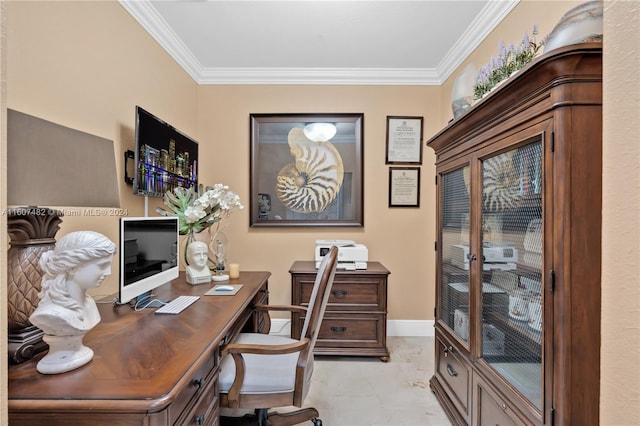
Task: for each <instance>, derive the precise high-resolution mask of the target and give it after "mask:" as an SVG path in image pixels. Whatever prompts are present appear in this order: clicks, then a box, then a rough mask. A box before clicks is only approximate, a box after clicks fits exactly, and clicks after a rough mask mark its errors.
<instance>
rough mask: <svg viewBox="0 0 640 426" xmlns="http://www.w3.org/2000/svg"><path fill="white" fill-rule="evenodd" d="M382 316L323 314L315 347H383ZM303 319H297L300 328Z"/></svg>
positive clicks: (383, 324)
mask: <svg viewBox="0 0 640 426" xmlns="http://www.w3.org/2000/svg"><path fill="white" fill-rule="evenodd" d="M384 318H385V317H384V315H378V314H350V313H334V312H325V314H324V318H323V320H322V324H321V326H320V332H319V333H318V341H317V342H316V347H317V348H321V347H332V348H341V347H349V348H355V347H375V346H380V345H384V341H385V339H384V337H385V335H386V327H385V319H384ZM303 323H304V317H302V318H300V319H299V326H300V328H302V324H303Z"/></svg>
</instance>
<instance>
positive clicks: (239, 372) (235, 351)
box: [220, 337, 310, 408]
mask: <svg viewBox="0 0 640 426" xmlns="http://www.w3.org/2000/svg"><path fill="white" fill-rule="evenodd" d="M309 343H310V340H309V339H308V338H306V337H305V338H304V339H302V340H298V341H297V342H293V343H287V344H283V345H252V344H248V343H247V344H242V343H229V344H226V345H223V346H222V347H221V348H220V352H221V354H222V355H227V354H229V355H231V357H232V359H233V362H234V364H235V367H236V376H235V379H234V380H233V383H232V384H231V388H230V389H229V391H228V393H227V400H228V404H229V408H238V407H239V401H240V389H241V388H242V383H243V382H244V375H245V370H246V368H245V365H244V358H243V356H242V354H261V355H280V354H289V353H295V352H300V353H301V354H302V353H305V352H306V350H307V348H308V347H309ZM305 362H306V356H299V358H298V366H297V368H296V370H300V369H301V368H302V367H303V366H304V364H305ZM296 376H298V373H296Z"/></svg>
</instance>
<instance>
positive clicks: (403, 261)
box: [0, 1, 640, 425]
mask: <svg viewBox="0 0 640 426" xmlns="http://www.w3.org/2000/svg"><path fill="white" fill-rule="evenodd" d="M573 4H576V2H535V1H524V2H522V3H521V4H520V5H518V6H517V7H516V8H515V9H514V10H513V11H512V13H511V14H510V15H509V16H508V17H507V19H506V20H505V22H504V23H503V25H502V26H501V27H500V28H498V29H497V30H496V31H494V32H493V34H492V35H490V36H489V38H488V39H487V40H486V41H485V42H484V43H483V45H482V46H481V47H480V48H479V49H478V50H477V51H476V53H474V54H473V55H472V57H471V59H470V60H473V61H474V62H475V63H476V65H477V66H480V65H482V64H484V63H486V62H487V61H488V60H489V57H490V56H491V55H493V54H495V53H496V51H497V44H498V40H499V39H500V38H503V39H504V40H505V41H506V42H507V43H508V42H509V41H511V40H514V42H515V41H517V40H519V39H520V37H521V36H522V33H523V32H524V31H525V30H530V27H531V25H532V24H533V23H534V22H537V23H538V25H539V26H540V30H541V31H540V32H541V34H545V33H547V32H548V31H550V29H551V28H552V27H553V25H555V22H557V20H558V18H559V17H560V16H561V15H562V14H563V13H564V12H565V11H566V10H568V9H569V8H570V7H571V6H572V5H573ZM3 5H4V6H7V7H6V10H5V11H3V14H2V19H3V20H4V19H7V21H8V24H7V34H8V43H7V49H6V60H5V57H4V54H5V51H4V50H5V49H3V48H2V50H0V53H2V55H3V56H2V58H1V65H2V67H3V68H4V67H5V65H6V73H5V72H4V69H3V73H2V80H3V81H4V79H5V78H6V80H7V97H6V103H4V102H3V101H0V106H1V107H2V117H3V118H4V116H5V115H4V114H5V106H6V107H9V108H14V109H17V110H21V111H24V112H27V113H30V114H33V115H37V116H40V117H43V118H46V119H48V120H52V121H55V122H58V123H60V124H64V125H67V126H70V127H73V128H77V129H79V130H83V131H86V132H89V133H94V134H96V135H99V136H102V137H106V138H110V139H113V140H114V141H115V143H116V158H117V159H118V173H119V177H118V179H119V182H120V191H121V201H122V207H124V208H127V209H128V210H129V214H130V215H141V214H142V213H143V199H142V198H141V197H135V196H133V195H131V188H130V187H128V186H126V185H125V184H124V183H122V166H123V165H122V162H121V158H122V152H123V151H124V150H125V149H132V148H133V137H134V133H133V132H134V116H133V115H134V106H135V105H136V104H140V105H142V106H143V107H145V108H147V109H149V110H151V111H152V112H154V113H155V114H157V115H158V116H160V117H162V118H164V119H166V120H167V121H169V122H171V123H172V124H174V125H175V126H176V127H178V128H179V129H181V130H183V131H185V132H186V133H188V134H190V135H193V136H195V137H197V138H198V139H199V140H200V142H201V158H202V160H201V162H202V166H203V167H202V170H201V179H202V181H203V182H204V183H215V182H224V183H226V184H228V185H230V186H231V187H232V188H233V189H235V190H237V191H238V192H239V193H240V196H241V197H242V199H243V201H245V203H247V204H248V199H247V197H248V191H249V159H248V158H249V121H248V116H249V114H250V113H259V112H264V113H268V112H274V113H275V112H363V113H364V114H365V133H364V153H365V165H364V171H365V183H364V186H365V195H364V197H365V198H364V199H365V227H364V228H361V229H357V228H352V229H341V228H340V229H338V228H335V229H322V228H321V229H288V228H276V229H250V228H249V227H248V223H249V218H248V211H247V210H245V211H243V212H240V213H237V214H234V216H233V217H232V222H231V225H230V228H229V232H228V234H229V237H230V240H231V248H230V249H231V256H232V258H233V259H234V260H235V261H238V262H239V263H241V264H242V266H243V268H246V269H265V270H270V271H272V272H273V277H272V280H271V281H270V284H271V287H272V293H271V297H272V300H273V301H274V302H275V303H284V302H287V301H288V300H289V297H290V288H289V287H290V284H289V283H290V279H289V275H288V268H289V266H290V264H291V263H292V262H293V261H294V260H296V259H312V252H313V241H314V240H315V239H316V238H341V239H347V238H348V239H354V240H356V241H359V242H362V243H365V244H367V245H368V247H369V253H370V258H371V259H372V260H380V261H382V262H383V263H384V264H385V265H386V266H387V267H388V268H389V269H390V270H391V272H392V275H391V277H390V288H389V310H390V319H396V320H401V319H402V320H404V319H407V320H411V319H417V320H428V319H432V309H433V306H434V303H435V302H434V274H433V263H434V255H433V241H434V239H435V233H434V226H435V225H434V208H433V203H434V199H435V193H434V185H433V175H434V168H433V161H434V158H433V153H432V151H431V150H430V149H428V148H425V150H424V155H423V166H422V188H421V207H420V208H419V209H389V208H388V207H387V194H388V192H387V191H388V182H387V180H388V166H387V165H385V164H384V148H385V126H386V116H387V115H417V116H424V118H425V131H424V133H425V135H424V136H425V139H427V138H428V137H429V136H431V135H432V134H434V133H435V132H437V131H438V130H439V129H440V128H441V127H442V126H443V125H444V124H446V122H447V121H448V120H449V119H450V118H451V108H450V96H449V94H450V90H451V89H450V87H451V84H452V79H450V80H449V81H447V82H446V83H445V84H444V86H443V87H442V88H440V87H422V86H421V87H402V86H386V87H385V86H289V85H287V86H200V87H198V86H197V85H196V84H195V83H194V82H193V81H192V80H191V79H190V78H189V77H188V75H187V74H186V73H185V72H184V71H183V70H182V69H181V68H180V67H179V66H178V65H177V64H176V63H175V62H174V61H173V60H172V59H171V58H170V57H169V56H168V55H167V54H166V53H165V52H164V51H163V50H162V49H161V48H160V47H159V46H158V45H157V44H156V43H155V41H154V40H152V39H151V37H150V36H149V35H148V34H147V33H146V32H145V31H144V30H142V29H141V28H140V27H139V26H138V24H137V23H136V22H135V21H134V20H133V18H131V17H130V16H129V15H128V14H127V13H126V12H125V11H124V9H123V8H122V7H121V6H120V5H119V4H117V3H116V2H94V1H91V2H69V3H63V2H8V4H7V3H3ZM637 7H638V2H627V1H620V2H611V3H609V2H608V3H607V13H608V14H610V15H608V16H607V20H608V25H607V30H606V31H605V171H604V179H605V211H604V218H605V223H604V231H605V236H604V238H603V240H604V241H603V242H604V251H605V252H604V254H603V307H602V318H603V332H602V333H603V351H602V354H603V356H602V375H603V380H602V404H601V405H602V409H601V412H602V416H601V423H602V424H604V425H632V424H640V418H639V412H640V410H639V408H638V407H639V405H638V391H639V390H640V384H639V383H638V374H637V372H635V367H637V365H638V364H639V362H638V361H639V356H638V335H639V333H638V325H639V324H640V320H639V318H638V313H639V311H640V310H639V309H638V300H639V299H640V297H639V295H638V285H637V284H638V279H637V277H638V267H637V253H638V247H637V235H638V214H639V212H638V198H637V194H638V157H639V155H638V127H639V126H638V118H637V117H638V115H639V114H640V108H639V107H638V98H637V94H638V90H637V89H638V74H637V70H638V68H639V67H638V63H637V60H638V56H639V53H638V33H639V32H638V30H639V28H638V9H637ZM634 8H635V9H634ZM634 10H635V14H634V13H631V12H633V11H634ZM609 16H611V18H609ZM630 49H631V50H630ZM609 51H610V52H611V55H609V54H608V52H609ZM633 60H635V61H636V62H633ZM463 65H464V64H463ZM614 75H615V76H617V75H621V76H622V77H623V78H622V79H621V80H620V81H619V82H614V77H613V76H614ZM454 76H455V73H454ZM629 80H630V81H631V83H632V84H633V85H634V86H633V87H635V89H636V91H635V93H636V96H635V98H634V97H629V96H626V95H627V93H629V85H628V84H627V83H626V82H628V81H629ZM630 93H634V92H633V91H631V92H630ZM611 99H613V101H611ZM607 100H609V102H610V103H608V102H607ZM609 104H611V106H610V107H609V106H608V105H609ZM620 111H625V112H627V114H624V115H623V114H620ZM1 128H2V130H3V131H2V139H1V140H2V145H1V146H2V151H0V160H2V161H3V162H4V161H6V160H5V159H4V158H5V157H4V151H5V146H6V145H5V136H4V135H5V132H4V120H3V125H2V127H1ZM4 169H5V168H4V167H3V168H2V170H4ZM621 170H622V171H623V173H620V171H621ZM3 173H4V172H3ZM4 182H5V181H4V180H3V176H2V175H0V184H2V187H3V188H4V184H5V183H4ZM625 185H626V186H625ZM634 185H635V186H634ZM629 187H632V188H634V189H635V192H632V193H633V194H636V197H635V198H634V197H630V196H629V195H630V192H629V190H628V189H627V190H625V189H626V188H629ZM5 192H6V191H4V190H3V191H2V198H0V202H1V203H2V204H1V205H0V207H6V204H5V203H4V199H3V198H4V193H5ZM157 204H158V203H157V201H156V202H155V203H153V202H152V203H151V208H150V210H151V211H153V207H154V206H155V205H157ZM620 206H630V207H631V208H630V209H626V208H620ZM1 220H2V222H0V226H6V221H5V218H4V217H3V218H2V219H1ZM75 229H94V230H97V231H99V232H103V233H104V234H106V235H108V236H109V237H110V238H112V239H113V240H116V239H117V218H104V219H101V220H98V219H95V218H67V219H65V222H64V227H63V229H62V230H61V232H60V233H59V236H60V235H62V234H64V233H67V232H69V231H71V230H75ZM629 230H631V231H632V232H629ZM633 231H635V232H633ZM3 238H5V237H3ZM631 238H635V240H636V241H635V242H633V241H631ZM3 241H4V240H3ZM634 244H635V246H634ZM621 248H624V250H623V252H624V253H626V256H627V257H626V258H622V259H621V258H620V250H621ZM634 256H635V257H634ZM621 260H622V261H621ZM0 265H2V267H3V270H6V269H5V268H6V266H5V265H6V258H4V257H3V258H2V262H1V263H0ZM625 265H626V266H625ZM114 266H116V265H114ZM0 279H1V280H2V286H1V287H0V296H1V297H2V298H3V300H4V298H5V297H6V274H3V276H2V277H0ZM116 283H117V281H116V279H115V277H112V278H111V279H110V280H108V281H107V282H105V283H104V284H103V287H102V288H101V289H100V294H106V293H110V292H114V291H115V289H116ZM621 306H624V309H621ZM3 309H4V305H3ZM3 312H4V311H3ZM618 312H624V317H623V318H621V317H620V316H619V315H618ZM594 314H598V313H594ZM5 316H6V315H2V319H1V320H0V321H5V320H6V319H5V318H4V317H5ZM621 324H624V325H625V327H624V328H623V327H621ZM4 330H6V327H5V326H2V336H3V337H2V338H1V341H0V350H2V354H3V357H4V356H6V355H5V354H6V351H5V348H6V334H5V333H6V332H5V331H4ZM5 366H6V362H2V368H3V369H4V368H5ZM630 372H633V373H632V374H629V373H630ZM2 376H3V377H6V374H4V373H3V374H2ZM2 386H3V388H2V389H5V386H6V384H5V383H4V380H3V384H2ZM3 394H5V395H6V393H5V392H3ZM5 404H6V401H5V400H4V398H3V399H2V407H3V409H2V410H0V411H1V412H2V413H3V415H4V414H5V413H6V410H5V409H4V407H5ZM4 420H5V422H6V419H4ZM0 423H3V418H2V417H0Z"/></svg>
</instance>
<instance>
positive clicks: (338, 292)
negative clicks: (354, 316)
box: [331, 290, 349, 299]
mask: <svg viewBox="0 0 640 426" xmlns="http://www.w3.org/2000/svg"><path fill="white" fill-rule="evenodd" d="M347 293H349V292H348V291H347V290H332V291H331V294H333V295H334V296H335V297H337V298H338V299H344V298H345V297H347Z"/></svg>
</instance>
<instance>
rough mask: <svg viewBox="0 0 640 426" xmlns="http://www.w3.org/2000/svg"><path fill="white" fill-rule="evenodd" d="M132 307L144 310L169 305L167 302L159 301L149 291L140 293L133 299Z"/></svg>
mask: <svg viewBox="0 0 640 426" xmlns="http://www.w3.org/2000/svg"><path fill="white" fill-rule="evenodd" d="M134 300H135V303H134V306H135V307H136V309H144V308H159V307H161V306H164V305H166V304H167V303H169V301H168V300H160V299H157V298H155V297H153V296H152V294H151V290H149V291H147V292H145V293H142V294H141V295H139V296H138V297H136V298H135V299H134Z"/></svg>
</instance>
